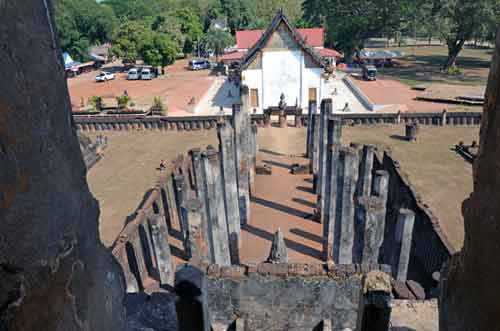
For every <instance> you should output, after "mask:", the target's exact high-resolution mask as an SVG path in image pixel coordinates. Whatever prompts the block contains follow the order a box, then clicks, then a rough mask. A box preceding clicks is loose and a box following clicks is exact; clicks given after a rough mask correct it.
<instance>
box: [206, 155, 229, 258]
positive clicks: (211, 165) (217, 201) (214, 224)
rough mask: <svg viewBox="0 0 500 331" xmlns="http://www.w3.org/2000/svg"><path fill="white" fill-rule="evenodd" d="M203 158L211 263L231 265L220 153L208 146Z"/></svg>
mask: <svg viewBox="0 0 500 331" xmlns="http://www.w3.org/2000/svg"><path fill="white" fill-rule="evenodd" d="M202 160H203V165H204V169H205V176H206V179H207V199H206V202H207V204H206V206H207V211H208V232H209V240H210V248H211V263H216V264H219V265H231V258H230V254H229V244H228V241H229V237H228V233H227V224H226V211H225V204H224V200H225V199H224V188H223V185H222V175H221V172H220V161H219V156H218V153H217V152H216V151H215V150H214V149H213V148H207V151H206V153H205V155H204V156H203V157H202Z"/></svg>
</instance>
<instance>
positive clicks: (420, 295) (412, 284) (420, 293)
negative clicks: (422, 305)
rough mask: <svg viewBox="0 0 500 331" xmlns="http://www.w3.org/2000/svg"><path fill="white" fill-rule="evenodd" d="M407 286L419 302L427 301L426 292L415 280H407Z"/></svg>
mask: <svg viewBox="0 0 500 331" xmlns="http://www.w3.org/2000/svg"><path fill="white" fill-rule="evenodd" d="M406 286H408V288H409V289H410V291H411V293H413V295H414V296H415V298H417V300H425V290H424V288H423V287H422V285H420V284H419V283H417V282H416V281H414V280H407V281H406Z"/></svg>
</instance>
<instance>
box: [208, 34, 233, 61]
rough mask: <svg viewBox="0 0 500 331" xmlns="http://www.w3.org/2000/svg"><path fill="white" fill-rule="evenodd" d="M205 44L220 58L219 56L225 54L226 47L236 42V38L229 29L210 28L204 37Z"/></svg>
mask: <svg viewBox="0 0 500 331" xmlns="http://www.w3.org/2000/svg"><path fill="white" fill-rule="evenodd" d="M203 44H204V46H205V49H206V50H207V51H213V52H214V53H215V57H216V58H217V60H218V58H219V56H220V55H222V54H224V49H225V48H226V47H228V46H231V45H233V44H234V38H233V37H232V36H231V34H230V33H229V32H227V31H223V30H220V29H210V30H208V32H207V33H206V34H205V37H204V38H203Z"/></svg>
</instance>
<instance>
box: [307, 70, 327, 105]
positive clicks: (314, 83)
mask: <svg viewBox="0 0 500 331" xmlns="http://www.w3.org/2000/svg"><path fill="white" fill-rule="evenodd" d="M322 72H323V69H322V68H305V67H304V68H303V83H302V84H303V86H304V88H303V89H302V109H304V110H305V111H306V112H307V109H308V107H309V88H313V87H315V88H316V98H317V99H316V104H317V105H318V107H319V105H320V103H321V100H322V99H323V96H322V94H323V82H322V80H323V78H321V73H322Z"/></svg>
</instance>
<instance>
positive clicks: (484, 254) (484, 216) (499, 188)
mask: <svg viewBox="0 0 500 331" xmlns="http://www.w3.org/2000/svg"><path fill="white" fill-rule="evenodd" d="M499 111H500V33H498V34H497V38H496V49H495V52H494V54H493V60H492V62H491V68H490V75H489V79H488V86H487V88H486V102H485V106H484V113H483V119H482V124H481V131H480V145H479V154H478V157H477V159H476V161H475V164H474V191H473V192H472V195H471V196H470V197H469V198H468V199H466V200H465V201H464V203H463V205H462V212H463V215H464V223H465V240H464V246H463V249H462V251H461V252H460V253H459V254H456V255H454V256H453V257H452V259H451V260H450V262H449V264H448V267H447V269H445V270H444V271H443V272H442V277H441V281H442V282H441V297H440V302H439V305H440V307H439V310H440V322H439V324H440V325H439V326H440V330H443V331H448V330H465V331H469V330H471V331H472V330H496V329H498V327H499V325H500V314H499V313H498V312H500V301H499V300H498V295H499V293H500V282H499V281H498V277H499V276H500V263H498V254H499V248H500V246H499V238H500V223H499V222H500V203H499V201H500V174H499V172H498V169H499V168H500V157H499V155H500V144H499V143H498V142H499V141H500V118H499V117H498V112H499Z"/></svg>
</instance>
